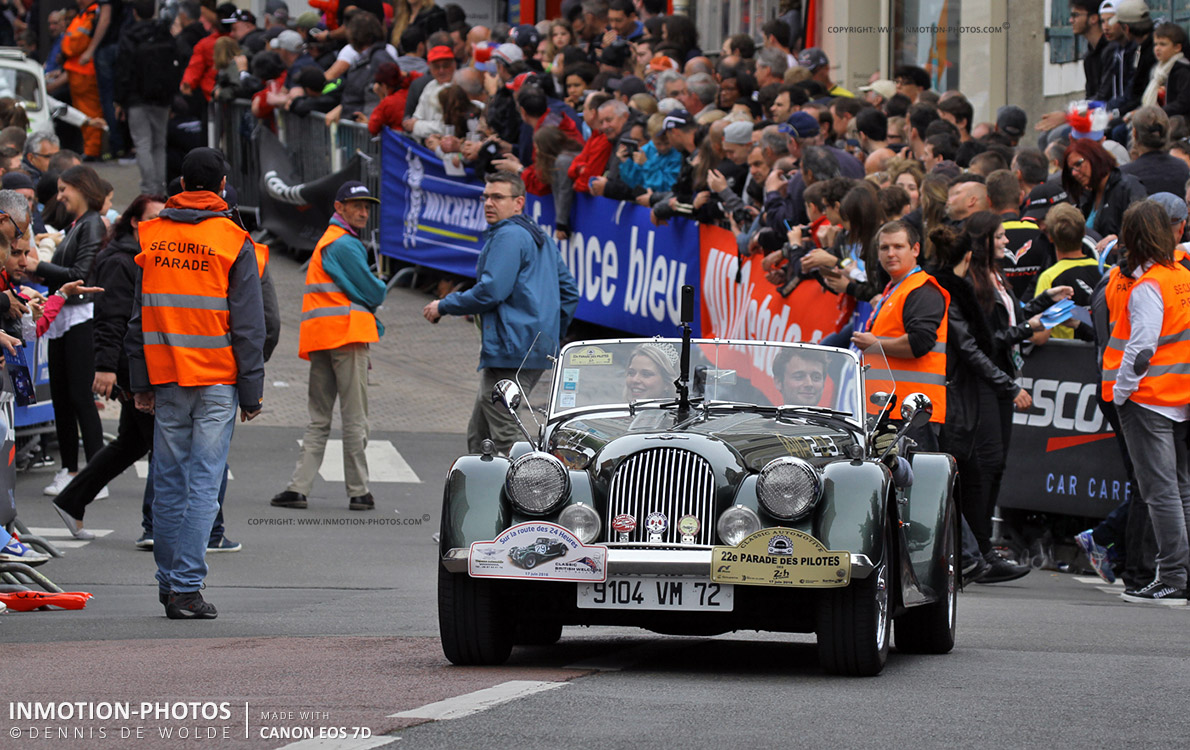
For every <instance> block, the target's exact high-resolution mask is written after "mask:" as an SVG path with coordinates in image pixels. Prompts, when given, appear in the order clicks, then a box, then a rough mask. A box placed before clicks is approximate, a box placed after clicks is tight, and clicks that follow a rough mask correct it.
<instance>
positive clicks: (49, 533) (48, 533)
mask: <svg viewBox="0 0 1190 750" xmlns="http://www.w3.org/2000/svg"><path fill="white" fill-rule="evenodd" d="M87 531H90V532H91V533H92V534H94V535H95V536H97V537H99V536H107V535H108V534H111V533H113V532H114V529H93V528H91V527H90V526H88V527H87ZM29 533H30V534H32V535H33V536H43V537H46V538H47V539H54V540H55V541H54V544H58V541H56V540H57V539H58V537H67V538H69V537H70V535H71V534H70V531H69V530H68V529H66V528H65V527H63V526H30V527H29Z"/></svg>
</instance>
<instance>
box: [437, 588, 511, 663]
mask: <svg viewBox="0 0 1190 750" xmlns="http://www.w3.org/2000/svg"><path fill="white" fill-rule="evenodd" d="M505 601H506V600H505V599H504V598H502V597H501V595H500V591H499V587H498V584H497V583H496V582H495V581H488V580H484V579H481V578H472V577H471V576H469V575H467V574H466V573H449V572H447V571H446V569H445V568H443V567H442V566H439V567H438V634H439V637H440V638H441V639H442V653H443V654H445V655H446V658H447V659H448V660H450V662H451V663H452V664H459V665H494V664H503V663H504V662H506V661H508V655H509V654H510V653H512V635H513V626H512V618H511V614H512V613H511V612H509V611H508V607H507V606H506V605H505Z"/></svg>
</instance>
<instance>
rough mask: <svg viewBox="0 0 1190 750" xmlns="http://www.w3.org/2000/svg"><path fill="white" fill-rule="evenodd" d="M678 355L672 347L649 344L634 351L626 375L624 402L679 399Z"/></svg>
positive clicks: (629, 358)
mask: <svg viewBox="0 0 1190 750" xmlns="http://www.w3.org/2000/svg"><path fill="white" fill-rule="evenodd" d="M677 378H678V352H677V350H676V349H674V348H673V346H671V345H670V344H658V343H653V342H649V343H647V344H641V345H640V346H638V347H636V348H635V349H633V350H632V354H631V355H630V356H629V357H628V369H627V370H626V371H625V372H624V399H625V400H627V401H639V400H641V399H646V398H666V397H669V396H673V395H675V391H674V384H673V383H674V381H675V380H677Z"/></svg>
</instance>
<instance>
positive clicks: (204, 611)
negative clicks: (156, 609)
mask: <svg viewBox="0 0 1190 750" xmlns="http://www.w3.org/2000/svg"><path fill="white" fill-rule="evenodd" d="M165 616H166V617H168V618H169V619H171V620H214V619H215V618H216V617H218V616H219V613H218V612H217V611H216V610H215V605H214V604H211V603H210V602H207V601H203V598H202V593H201V592H199V591H187V592H185V593H182V594H170V595H169V602H168V603H167V604H166V605H165Z"/></svg>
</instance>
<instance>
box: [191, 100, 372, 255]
mask: <svg viewBox="0 0 1190 750" xmlns="http://www.w3.org/2000/svg"><path fill="white" fill-rule="evenodd" d="M211 109H212V115H211V122H212V124H213V125H212V127H211V129H210V131H209V132H210V146H211V147H212V148H217V149H219V150H221V151H222V152H223V153H224V154H225V155H226V156H227V160H228V163H229V165H230V174H229V175H228V177H229V180H228V181H229V182H231V183H232V184H233V185H235V186H236V189H237V190H238V191H239V200H240V207H241V211H244V210H248V211H255V210H257V209H259V208H260V176H261V175H260V161H259V159H258V158H257V151H256V147H255V145H254V144H253V143H252V130H253V129H254V128H256V127H261V124H260V122H259V121H258V120H257V119H256V118H255V117H253V115H252V102H251V101H249V100H247V99H235V100H233V101H230V102H220V101H216V102H214V103H212V105H211ZM274 119H275V121H276V123H277V137H278V138H279V139H280V141H281V143H283V144H284V145H285V147H286V149H287V151H288V152H289V154H290V156H291V158H292V159H293V165H294V167H295V168H296V171H297V173H298V177H299V179H300V180H301V182H309V181H312V180H316V179H318V178H320V177H325V176H326V175H328V174H333V173H335V172H338V171H339V170H341V169H342V168H343V167H344V166H345V165H346V164H347V163H348V162H350V161H351V158H352V157H353V156H355V155H356V154H358V155H359V157H360V161H361V168H360V172H361V174H360V175H359V178H358V179H359V180H360V181H361V182H363V183H364V184H365V185H367V186H368V189H369V190H371V191H372V193H373V195H377V196H378V195H380V175H381V169H380V138H379V136H372V135H371V134H370V133H369V132H368V126H367V125H364V124H361V123H357V122H350V121H342V122H337V123H334V124H332V125H329V126H328V125H327V124H326V120H325V116H324V115H323V114H322V113H319V112H312V113H310V114H309V115H306V116H298V115H294V114H292V113H290V112H286V111H284V110H277V111H276V112H275V113H274ZM379 232H380V212H379V211H373V212H372V216H371V219H370V220H369V221H368V227H367V229H366V230H365V239H366V241H367V242H368V244H369V245H370V246H371V247H372V248H373V250H375V249H377V248H379V246H380V238H379Z"/></svg>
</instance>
